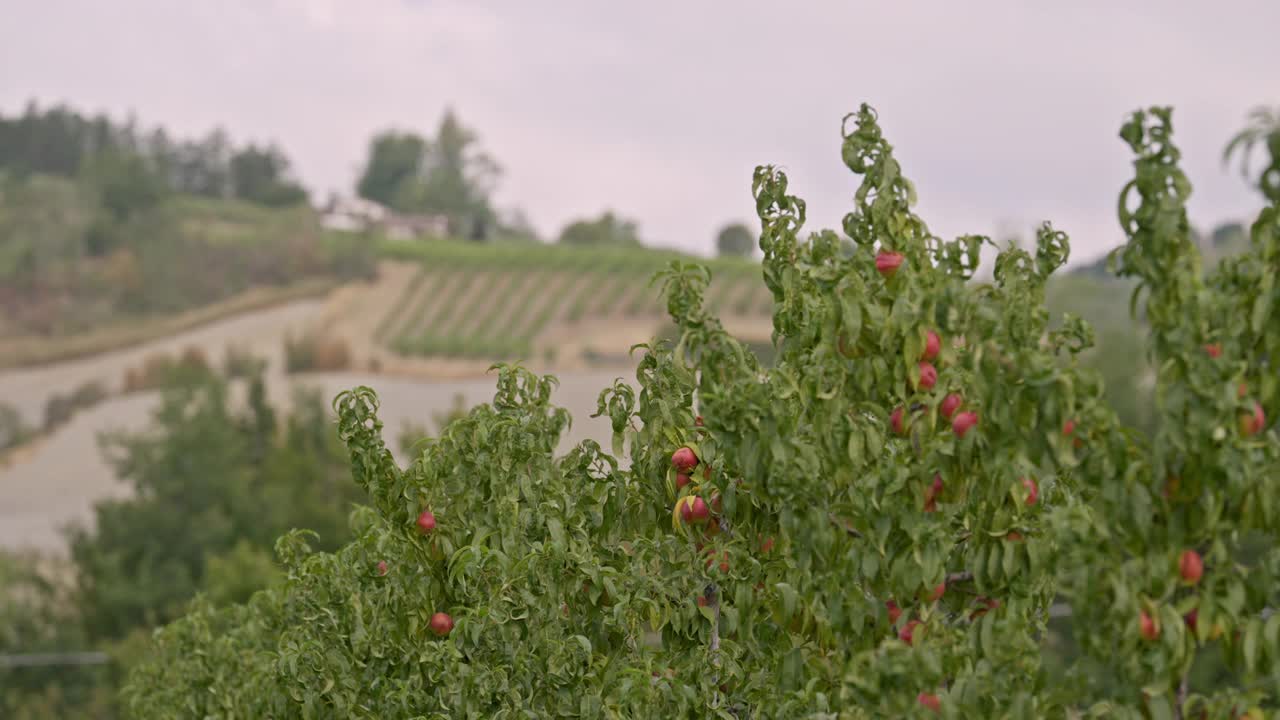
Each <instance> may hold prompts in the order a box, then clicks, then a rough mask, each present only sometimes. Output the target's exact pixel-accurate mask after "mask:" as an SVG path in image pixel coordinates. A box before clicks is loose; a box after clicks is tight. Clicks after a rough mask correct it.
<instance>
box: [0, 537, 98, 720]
mask: <svg viewBox="0 0 1280 720" xmlns="http://www.w3.org/2000/svg"><path fill="white" fill-rule="evenodd" d="M83 642H84V636H83V633H82V631H81V626H80V625H79V623H78V622H77V617H76V613H75V606H74V603H73V602H72V599H71V588H70V586H69V584H68V583H67V582H66V577H65V575H64V574H63V575H60V574H59V573H58V572H57V570H56V568H53V567H51V566H50V564H49V563H47V562H44V563H42V562H41V561H40V559H39V558H37V557H35V556H31V555H19V554H11V553H3V552H0V655H8V654H10V653H40V652H57V651H65V650H68V649H78V648H80V647H83V645H82V643H83ZM106 677H107V673H106V671H105V669H103V668H93V667H88V668H73V669H70V670H69V669H68V668H65V667H61V668H60V667H49V666H46V667H39V666H36V667H8V666H6V665H5V664H3V663H0V717H4V718H6V720H42V719H43V718H54V717H102V716H103V714H104V713H105V712H106V710H107V708H108V707H109V706H110V705H111V698H110V696H109V694H108V693H107V692H104V686H103V685H102V683H103V681H104V680H105V679H106Z"/></svg>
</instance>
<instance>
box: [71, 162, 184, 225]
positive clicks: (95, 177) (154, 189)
mask: <svg viewBox="0 0 1280 720" xmlns="http://www.w3.org/2000/svg"><path fill="white" fill-rule="evenodd" d="M85 174H86V176H87V177H88V178H89V179H90V181H91V182H92V183H93V184H94V185H95V187H96V188H97V189H98V192H99V193H100V195H101V199H102V207H103V209H105V210H106V211H107V212H108V213H110V215H111V217H112V218H113V219H114V220H116V221H123V220H127V219H129V217H131V216H132V215H134V214H136V213H139V212H143V211H145V210H149V209H151V208H152V207H155V206H156V205H157V204H159V202H160V200H161V199H162V198H163V197H164V195H165V193H166V192H168V187H167V186H166V185H165V183H164V180H163V178H161V177H160V176H158V175H157V174H156V173H155V171H154V169H153V168H152V167H151V166H150V165H149V164H148V163H147V162H146V160H145V159H144V158H143V157H142V156H140V155H136V154H132V153H127V152H124V151H123V150H118V149H110V150H106V151H104V152H102V153H99V154H98V155H97V156H96V157H94V158H93V159H92V160H91V161H90V162H89V164H88V165H87V166H86V172H85Z"/></svg>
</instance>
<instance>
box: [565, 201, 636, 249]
mask: <svg viewBox="0 0 1280 720" xmlns="http://www.w3.org/2000/svg"><path fill="white" fill-rule="evenodd" d="M560 244H561V245H587V246H595V247H611V246H612V247H634V246H638V245H641V244H643V243H641V242H640V231H639V228H638V227H637V226H636V223H635V222H634V221H632V220H627V219H625V218H622V217H619V216H617V215H614V214H613V211H611V210H606V211H605V212H604V213H602V214H601V215H600V217H598V218H596V219H595V220H575V221H573V222H571V223H569V224H568V225H566V226H565V228H564V229H563V230H561V231H560Z"/></svg>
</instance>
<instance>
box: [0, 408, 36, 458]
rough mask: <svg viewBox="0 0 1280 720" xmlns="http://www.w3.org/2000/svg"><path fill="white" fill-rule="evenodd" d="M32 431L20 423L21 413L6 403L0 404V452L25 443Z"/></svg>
mask: <svg viewBox="0 0 1280 720" xmlns="http://www.w3.org/2000/svg"><path fill="white" fill-rule="evenodd" d="M33 432H34V431H33V430H32V429H31V428H30V427H28V426H27V424H26V423H24V422H23V421H22V413H20V412H18V409H17V408H15V407H14V406H12V405H10V404H9V403H6V402H0V452H3V451H5V450H8V449H9V448H13V447H17V446H18V445H21V444H22V443H24V442H26V441H27V439H28V438H30V437H31V435H32V434H33Z"/></svg>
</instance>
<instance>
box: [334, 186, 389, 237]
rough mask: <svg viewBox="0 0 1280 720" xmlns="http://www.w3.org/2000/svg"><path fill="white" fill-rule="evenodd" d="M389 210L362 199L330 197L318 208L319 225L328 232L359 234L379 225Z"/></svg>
mask: <svg viewBox="0 0 1280 720" xmlns="http://www.w3.org/2000/svg"><path fill="white" fill-rule="evenodd" d="M389 213H390V210H388V209H387V208H385V207H383V206H381V205H379V204H378V203H376V202H373V201H371V200H365V199H364V198H341V197H338V196H337V195H330V196H329V201H328V202H327V203H325V205H324V207H322V208H320V224H321V225H322V226H323V227H324V228H326V229H328V230H344V231H347V232H359V231H361V230H369V229H371V228H373V227H375V226H376V225H378V224H379V223H381V222H382V221H383V220H384V219H385V218H386V216H387V215H388V214H389Z"/></svg>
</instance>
